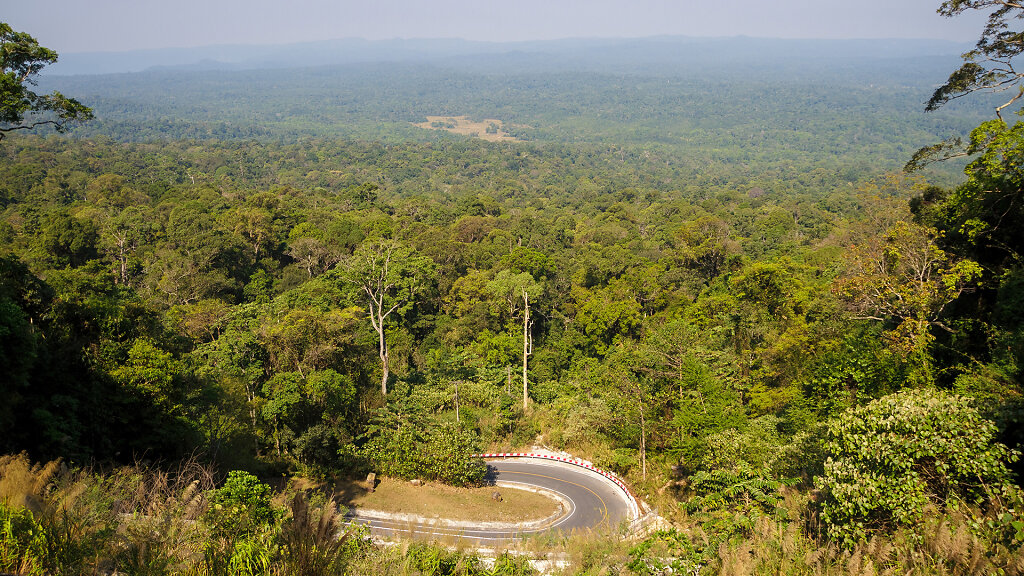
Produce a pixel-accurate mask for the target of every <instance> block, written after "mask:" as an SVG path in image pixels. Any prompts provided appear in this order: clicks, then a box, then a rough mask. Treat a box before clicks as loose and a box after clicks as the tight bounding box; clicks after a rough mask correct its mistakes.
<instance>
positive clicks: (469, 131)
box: [413, 116, 517, 142]
mask: <svg viewBox="0 0 1024 576" xmlns="http://www.w3.org/2000/svg"><path fill="white" fill-rule="evenodd" d="M492 125H493V126H495V127H497V132H494V133H491V134H488V133H487V128H488V127H490V126H492ZM413 126H417V127H419V128H424V129H426V130H444V131H446V132H451V133H452V134H461V135H463V136H471V137H473V138H480V139H481V140H487V141H489V142H503V141H510V140H517V138H515V137H514V136H509V134H508V132H507V131H506V129H505V127H504V123H503V122H502V121H501V120H495V119H493V118H487V119H485V120H483V121H481V122H473V121H472V120H470V119H469V116H427V121H426V122H420V123H419V124H413Z"/></svg>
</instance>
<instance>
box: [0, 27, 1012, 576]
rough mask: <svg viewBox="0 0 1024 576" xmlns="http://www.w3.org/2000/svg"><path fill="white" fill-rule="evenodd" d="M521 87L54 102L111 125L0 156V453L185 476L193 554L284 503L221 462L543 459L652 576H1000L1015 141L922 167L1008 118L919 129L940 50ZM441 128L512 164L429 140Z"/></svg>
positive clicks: (525, 81)
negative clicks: (454, 124)
mask: <svg viewBox="0 0 1024 576" xmlns="http://www.w3.org/2000/svg"><path fill="white" fill-rule="evenodd" d="M652 42H654V41H652ZM654 45H656V43H653V44H648V45H644V46H643V50H644V52H643V53H644V54H648V53H649V51H651V50H653V48H651V46H654ZM800 45H805V44H800ZM673 46H678V45H673ZM723 51H724V52H725V53H726V54H729V53H730V52H729V50H728V49H723ZM710 57H711V56H709V58H710ZM584 60H585V59H584ZM530 61H531V58H530V57H524V58H521V59H515V61H513V62H507V61H506V62H503V61H502V59H501V58H499V57H496V56H486V57H485V56H479V57H475V58H466V57H459V58H453V57H450V58H449V59H448V60H444V61H441V62H439V61H429V62H426V63H424V62H413V63H410V62H405V63H389V64H375V65H368V64H362V65H360V64H346V65H343V66H339V65H333V66H322V67H308V68H291V69H274V70H267V69H253V70H241V71H231V70H216V71H193V70H162V71H159V70H158V71H150V72H145V73H139V74H122V75H103V76H76V77H61V78H55V79H51V80H50V82H53V83H54V84H55V85H58V86H59V87H60V89H61V90H65V91H67V92H68V93H73V94H76V95H78V96H80V97H81V98H82V101H83V102H86V103H88V104H89V105H90V106H92V107H93V109H94V111H95V115H96V120H95V121H94V122H91V123H89V124H87V125H86V126H83V127H81V128H79V129H77V130H76V131H75V133H74V134H73V135H72V136H71V137H64V136H55V135H45V134H43V135H38V134H37V135H25V134H18V135H10V136H8V137H7V138H5V139H4V140H3V142H2V145H0V359H2V364H3V365H4V366H5V367H6V368H5V370H4V371H3V373H2V374H0V394H2V397H3V398H4V400H5V401H4V402H3V403H2V406H0V449H2V450H4V451H7V452H19V451H27V453H28V454H29V455H30V457H31V458H34V459H37V460H45V459H54V458H64V459H67V460H68V461H70V462H72V463H76V464H82V463H88V462H90V461H95V462H100V463H104V464H112V463H122V464H131V463H135V462H138V461H141V460H146V461H148V462H152V463H156V465H157V466H158V467H159V466H163V467H164V468H165V469H166V468H168V467H169V463H172V462H177V461H178V460H180V459H181V458H184V457H187V456H189V455H193V456H194V457H195V458H197V459H199V460H200V461H202V462H205V463H208V464H210V465H211V466H213V467H214V470H216V471H218V472H219V473H220V474H221V475H223V474H224V473H226V472H227V471H229V470H233V471H234V472H232V473H231V476H230V477H229V479H228V483H227V484H226V485H225V486H224V487H222V488H220V489H216V490H213V489H211V491H210V492H209V494H210V496H209V498H210V501H211V502H215V503H221V504H222V506H221V508H216V510H220V511H221V512H218V513H223V514H228V513H227V512H224V510H225V509H230V510H236V509H234V508H230V505H231V503H232V502H235V501H238V500H239V499H242V498H243V496H239V494H245V495H246V496H244V498H249V500H250V501H249V504H247V505H246V506H249V507H243V508H242V509H243V510H247V512H245V514H246V516H245V517H244V518H242V517H230V518H229V517H227V516H224V517H214V516H207V517H205V519H204V520H203V521H204V522H207V523H208V524H209V525H210V526H211V528H210V530H211V531H212V532H211V534H212V536H211V538H215V537H216V538H221V540H216V542H221V543H223V542H232V543H233V542H242V541H244V542H250V543H251V542H257V541H259V542H263V543H264V544H266V542H268V541H270V540H267V539H268V538H270V536H266V534H271V533H273V530H286V529H290V528H288V527H293V526H294V522H295V519H296V518H299V517H300V515H301V514H300V512H298V510H300V509H301V506H302V505H300V504H298V503H297V502H298V501H296V504H294V506H293V508H292V512H291V514H292V516H290V518H291V520H289V522H292V524H287V523H286V524H282V523H281V518H279V517H277V516H275V514H279V512H275V511H274V510H271V509H270V508H267V507H269V506H270V504H268V503H267V502H265V500H266V499H267V498H265V496H266V494H265V492H266V491H268V490H269V488H265V487H263V485H261V484H259V481H258V480H257V479H256V478H255V477H250V476H247V475H244V474H242V473H240V472H239V470H247V471H249V472H252V473H256V474H258V475H262V476H264V477H269V476H280V475H288V474H294V475H305V476H308V477H314V478H321V479H325V478H335V477H344V476H354V475H360V474H364V473H366V472H368V471H371V470H376V471H379V472H382V473H385V474H388V475H391V476H396V477H403V478H414V477H416V478H430V479H436V480H439V481H444V482H449V483H454V484H473V483H476V482H479V481H480V480H481V478H482V474H483V472H484V468H483V467H482V466H481V465H479V461H478V460H476V459H473V458H471V457H470V454H471V453H473V452H475V451H478V450H481V449H485V448H492V449H514V448H519V447H524V446H530V445H532V444H535V443H542V444H545V445H547V446H551V447H554V448H559V449H565V450H569V451H571V452H573V453H576V454H580V455H583V456H586V457H588V458H590V459H591V460H593V461H594V462H595V463H597V464H599V465H600V466H603V467H607V468H609V469H611V470H614V471H616V472H617V473H619V474H621V475H623V476H625V477H626V478H628V479H630V480H631V481H632V482H633V483H634V485H635V486H636V489H637V492H638V493H639V494H640V495H641V496H643V497H644V498H647V499H648V500H650V501H651V502H652V503H654V504H655V505H657V507H658V509H659V512H660V513H661V514H662V515H663V516H665V517H666V518H668V519H669V520H671V521H673V522H675V523H676V524H675V525H674V527H673V528H671V529H667V530H665V531H662V532H660V533H658V534H656V535H655V536H652V537H651V538H649V539H647V540H643V541H642V543H640V544H638V545H637V546H636V547H634V548H632V549H631V550H630V551H629V552H628V554H627V555H626V556H628V558H627V559H625V560H622V561H621V565H619V566H618V568H621V569H623V570H625V569H626V565H627V564H628V569H629V570H630V571H632V572H634V573H640V574H648V573H657V572H655V567H656V566H658V563H659V562H661V563H664V562H670V563H673V562H674V564H673V570H677V571H679V570H683V569H686V570H697V571H700V570H702V569H708V570H710V569H713V568H711V567H712V566H716V564H715V562H719V563H725V562H726V561H727V559H728V557H729V554H731V552H730V550H733V548H730V547H742V546H751V547H753V546H767V547H771V546H774V544H771V543H766V542H769V541H770V542H775V541H774V540H770V539H769V538H768V537H767V536H765V534H767V533H772V534H774V533H775V531H776V528H777V529H778V533H779V534H783V533H785V534H786V536H785V538H788V539H790V540H786V542H789V543H790V544H780V546H787V545H789V546H791V547H793V548H794V549H801V546H804V547H807V548H808V549H813V548H821V549H822V550H831V552H829V553H830V554H833V555H832V556H828V557H827V558H832V559H833V560H834V562H835V565H836V566H838V565H839V564H840V563H843V562H847V561H850V562H852V560H850V555H849V554H850V551H851V550H857V552H856V554H857V555H858V556H856V557H857V558H861V557H869V556H870V555H871V554H875V556H870V557H871V558H880V557H881V556H884V554H882V553H880V552H877V551H874V552H872V550H874V548H871V546H875V544H870V545H868V544H867V543H868V542H869V541H870V542H881V540H871V538H872V537H879V538H890V539H891V540H892V542H895V543H896V544H892V546H894V547H896V548H895V549H898V550H900V552H899V553H898V554H903V555H902V556H899V558H900V560H899V562H903V563H904V564H902V565H903V566H904V567H905V566H910V565H914V566H917V565H915V564H913V562H917V561H918V560H915V559H914V558H916V556H914V552H913V550H914V549H915V546H918V545H920V543H921V542H922V538H923V536H922V535H923V534H925V533H926V532H928V530H930V528H926V527H933V526H934V525H936V523H940V524H941V523H945V524H943V525H945V526H947V528H945V530H946V532H947V536H948V535H949V534H948V533H950V532H955V533H956V534H958V535H959V534H961V533H962V534H963V537H962V538H961V540H958V542H960V544H961V545H962V546H966V547H968V548H969V549H970V550H969V552H968V553H965V554H967V556H965V558H966V559H964V558H960V557H959V556H955V555H950V556H949V557H942V558H940V560H937V561H936V562H938V564H935V565H936V566H948V567H949V569H950V570H951V571H960V572H963V573H967V572H968V571H969V570H968V569H967V568H963V566H961V564H963V565H965V566H966V565H970V566H974V567H978V566H983V567H985V568H983V569H988V568H992V569H993V570H994V569H996V568H998V569H1001V570H1005V571H1006V573H1019V572H1020V566H1021V562H1022V560H1021V558H1022V556H1021V551H1020V545H1021V543H1022V542H1024V530H1021V528H1020V522H1021V520H1020V510H1021V507H1020V502H1021V498H1020V491H1019V488H1017V487H1016V485H1015V484H1014V481H1015V473H1016V472H1018V471H1019V464H1018V463H1017V456H1018V454H1019V452H1017V450H1019V448H1020V442H1021V440H1022V438H1021V428H1020V425H1019V423H1020V418H1021V414H1022V412H1021V406H1022V404H1021V370H1022V368H1024V365H1022V362H1024V360H1022V358H1024V309H1022V305H1021V303H1022V302H1024V292H1022V291H1024V272H1022V270H1024V269H1022V267H1021V261H1020V257H1021V254H1022V246H1021V242H1022V238H1024V231H1022V230H1024V228H1022V225H1024V219H1022V212H1021V198H1020V178H1019V176H1020V175H1019V174H1018V172H1019V169H1018V166H1019V153H1020V152H1019V150H1020V147H1019V142H1020V138H1021V134H1020V132H1021V130H1022V128H1021V127H1020V125H1013V126H1009V125H1007V124H1006V123H1005V122H1003V121H1001V120H996V121H993V122H986V123H982V124H981V127H980V128H977V129H976V130H975V132H974V133H973V134H972V139H971V144H970V148H969V150H968V152H969V153H970V154H971V155H972V156H971V158H969V160H968V161H969V163H968V164H967V165H966V166H967V168H966V171H965V172H964V173H961V174H960V175H955V173H956V172H957V171H958V170H959V169H960V168H963V166H964V164H963V163H961V164H959V165H958V166H953V165H950V164H946V165H945V166H944V167H939V168H938V169H933V170H932V171H930V172H919V173H910V174H907V173H903V172H896V170H897V169H899V168H900V167H901V166H902V165H903V164H904V163H905V162H907V161H908V160H909V159H910V158H911V156H912V155H913V154H914V151H915V150H918V149H920V148H922V147H924V146H927V145H929V144H933V143H935V142H938V141H941V140H942V139H944V138H947V137H950V136H952V135H956V134H964V133H967V132H969V131H970V130H971V129H972V128H973V127H975V126H977V125H978V124H979V123H980V122H982V121H983V120H985V119H987V118H989V117H991V112H990V111H991V110H992V107H991V101H990V100H988V97H987V96H980V97H979V98H978V99H977V100H975V101H973V102H963V103H957V104H956V105H955V106H954V107H951V108H947V109H944V110H940V111H938V112H935V113H931V114H928V115H925V114H924V113H923V111H922V109H923V107H924V103H925V102H926V101H927V100H928V96H929V95H930V94H932V93H933V91H934V87H935V84H936V83H937V80H936V78H939V79H941V77H942V76H944V75H945V74H946V73H948V71H949V69H950V68H952V67H954V66H955V64H956V62H955V61H949V60H947V59H945V58H931V57H928V56H922V55H912V56H907V57H906V58H905V59H882V58H879V57H878V56H877V55H873V56H870V57H864V58H862V59H851V60H847V61H843V62H841V64H839V65H836V64H835V63H834V62H821V61H818V60H815V59H813V58H807V59H797V60H796V61H794V62H790V63H776V64H775V65H772V66H768V65H764V66H762V65H759V64H758V65H755V64H757V62H756V61H745V60H742V59H735V58H734V59H732V60H729V59H726V63H725V64H724V65H723V66H722V67H717V68H714V69H713V70H708V69H707V67H706V66H705V67H701V66H695V65H693V64H692V62H690V61H689V60H688V61H687V62H684V63H683V64H680V63H678V62H676V63H675V64H671V65H670V64H660V65H658V66H655V65H654V64H651V63H648V64H647V65H645V66H642V67H638V68H637V69H636V70H633V71H623V70H621V69H615V66H618V65H621V63H613V64H615V65H610V66H609V67H606V68H604V69H594V68H593V67H587V66H578V67H577V69H576V70H575V71H573V72H566V71H564V70H552V69H544V68H542V67H541V68H538V69H535V70H531V69H530V65H529V63H530ZM524 62H525V63H524ZM700 62H703V63H704V64H705V65H706V64H707V62H708V61H707V60H703V59H701V60H700ZM560 65H563V66H564V65H566V64H564V62H563V63H562V64H560ZM937 69H940V72H938V73H936V72H935V71H936V70H937ZM448 114H450V115H468V116H471V117H474V118H500V119H501V120H502V122H504V123H505V128H506V129H508V130H509V131H510V133H511V134H512V135H514V136H516V137H517V138H518V141H507V142H493V143H492V142H485V141H482V140H480V139H475V138H472V137H461V136H455V135H451V134H448V133H444V132H440V131H432V130H423V129H420V128H416V127H414V126H412V123H418V122H422V121H423V120H424V119H425V118H426V116H428V115H448ZM1003 114H1004V117H1005V116H1006V113H1005V112H1004V113H1003ZM965 178H966V180H965ZM11 462H14V464H11ZM17 462H18V461H17V460H16V459H15V460H11V461H5V463H4V465H5V466H8V465H9V466H14V465H16V464H17ZM37 472H38V470H37ZM812 499H813V501H812ZM4 502H5V501H0V503H4ZM221 504H219V505H221ZM256 504H259V506H256ZM9 505H10V504H9V503H5V504H4V506H3V507H0V519H2V518H3V516H2V514H7V513H9V512H5V511H8V508H7V506H9ZM264 505H266V506H264ZM257 510H260V511H261V512H259V513H258V514H257V512H256V511H257ZM11 514H13V513H11ZM211 514H212V513H211ZM11 517H13V516H11ZM211 518H213V519H212V520H211ZM30 520H31V518H30ZM986 522H987V523H986ZM239 523H241V524H239ZM223 526H236V527H237V526H244V529H239V531H235V532H232V533H231V534H230V535H225V533H221V532H218V530H221V529H222V527H223ZM275 526H276V528H274V527H275ZM282 526H284V527H285V528H282ZM948 526H953V528H949V527H948ZM766 527H767V528H766ZM968 527H970V528H968ZM697 530H699V535H698V532H697ZM958 530H961V531H962V532H958ZM261 531H266V532H261ZM259 534H264V536H259V537H257V535H259ZM229 536H230V538H229ZM781 537H782V536H780V538H781ZM957 537H958V538H960V536H957ZM259 538H264V539H265V541H264V540H259ZM759 539H760V540H759ZM793 539H795V540H793ZM793 542H798V544H793ZM929 542H932V543H933V544H929V545H934V547H935V548H940V547H941V545H940V544H935V543H934V542H935V541H932V540H929ZM744 543H746V544H744ZM232 545H234V544H232ZM261 545H262V544H261ZM268 546H269V544H268ZM858 546H860V547H861V548H858ZM900 546H903V548H900ZM735 549H736V550H739V549H740V548H735ZM225 550H227V552H224V553H225V554H227V556H231V554H232V553H233V552H232V551H231V550H234V549H232V548H230V547H228V548H225ZM350 552H351V554H372V553H371V552H366V550H362V551H356V550H355V548H353V550H351V551H350ZM974 553H977V554H981V556H978V558H982V557H983V560H978V559H977V558H975V556H971V554H974ZM267 554H270V552H267ZM346 554H347V552H346ZM822 554H824V552H823V553H822ZM844 554H846V556H843V555H844ZM865 554H866V555H868V556H863V555H865ZM889 554H890V556H893V555H894V554H897V553H895V552H889ZM898 554H897V555H898ZM766 557H767V556H766ZM820 557H825V556H820ZM934 557H935V558H939V553H938V552H936V553H935V556H934ZM0 558H3V557H2V556H0ZM268 558H269V556H268ZM807 558H809V556H806V555H805V556H803V560H801V561H803V562H805V563H807V562H811V561H810V560H807ZM972 558H974V559H975V560H977V561H976V562H975V561H974V560H971V559H972ZM833 560H824V561H823V562H831V561H833ZM882 561H884V559H883V560H880V562H882ZM780 562H781V561H780ZM858 562H859V560H858ZM970 562H974V563H973V564H970ZM986 562H987V564H986ZM925 564H927V562H925ZM851 565H852V564H851ZM819 568H820V566H819ZM0 569H5V566H4V565H2V564H0ZM659 569H660V568H659ZM858 569H859V566H858ZM1014 570H1017V572H1014ZM958 573H959V572H958Z"/></svg>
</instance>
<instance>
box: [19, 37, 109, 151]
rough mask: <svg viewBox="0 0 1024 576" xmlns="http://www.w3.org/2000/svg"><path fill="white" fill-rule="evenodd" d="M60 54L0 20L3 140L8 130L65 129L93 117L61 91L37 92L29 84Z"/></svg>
mask: <svg viewBox="0 0 1024 576" xmlns="http://www.w3.org/2000/svg"><path fill="white" fill-rule="evenodd" d="M56 61H57V53H56V52H54V51H53V50H50V49H49V48H44V47H42V46H40V45H39V42H38V41H36V39H35V38H33V37H32V36H30V35H29V34H26V33H25V32H15V31H14V30H13V29H12V28H11V26H10V25H9V24H7V23H6V22H0V140H2V139H3V137H4V136H5V134H6V133H7V132H11V131H15V130H31V129H33V128H35V127H37V126H43V125H48V126H52V127H53V128H54V129H56V130H57V131H60V132H63V131H66V130H67V129H68V128H69V124H72V123H75V122H82V121H85V120H89V119H91V118H92V117H93V115H92V110H90V109H89V108H88V107H86V106H84V105H83V104H81V103H80V102H78V101H77V100H75V99H74V98H68V97H66V96H64V95H63V94H61V93H60V92H53V93H51V94H37V93H35V92H34V91H33V90H32V89H31V88H30V87H31V86H34V85H35V84H36V78H35V77H36V76H37V75H38V74H39V72H40V71H41V70H42V69H43V68H44V67H45V66H46V65H47V64H53V63H54V62H56Z"/></svg>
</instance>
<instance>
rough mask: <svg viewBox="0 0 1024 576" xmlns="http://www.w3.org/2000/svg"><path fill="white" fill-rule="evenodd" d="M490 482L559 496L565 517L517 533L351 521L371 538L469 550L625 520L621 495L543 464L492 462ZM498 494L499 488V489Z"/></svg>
mask: <svg viewBox="0 0 1024 576" xmlns="http://www.w3.org/2000/svg"><path fill="white" fill-rule="evenodd" d="M487 464H488V466H489V467H490V468H491V476H490V478H491V479H492V480H494V481H497V482H514V483H516V484H526V485H530V486H536V487H540V488H545V489H547V490H551V491H553V492H558V493H559V494H560V495H561V496H562V498H563V499H565V500H566V501H568V503H569V509H568V510H567V512H566V514H565V515H563V516H562V517H560V518H558V519H557V520H555V521H554V522H553V523H552V524H550V525H548V526H543V527H539V528H538V527H534V528H528V529H523V530H520V529H516V528H513V527H511V526H507V527H505V526H503V527H499V528H495V527H484V526H480V527H450V526H440V525H436V524H416V523H411V522H408V521H404V520H385V519H377V518H362V517H359V516H358V512H357V515H356V517H355V518H354V521H355V522H358V523H360V524H364V525H366V526H369V528H370V533H371V534H372V535H374V536H383V537H393V536H406V537H424V538H433V539H442V540H446V539H451V540H464V541H467V542H468V543H470V544H473V545H484V546H486V545H495V544H501V543H505V542H508V541H510V540H515V539H518V538H522V537H526V536H531V535H536V534H541V533H548V532H561V533H568V532H572V531H573V530H589V529H597V528H602V527H615V526H618V525H619V523H621V522H622V521H623V520H629V506H628V504H627V501H626V499H625V498H626V496H625V494H624V493H623V492H622V490H620V489H619V488H618V487H616V486H615V485H614V484H612V483H611V482H610V481H608V480H607V479H604V478H602V477H601V476H599V475H598V474H596V473H594V472H590V471H587V470H584V469H583V468H580V467H578V466H573V465H571V464H561V463H556V462H550V461H546V460H533V459H529V458H514V459H507V460H491V461H488V462H487ZM499 490H500V488H499Z"/></svg>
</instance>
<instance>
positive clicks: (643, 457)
mask: <svg viewBox="0 0 1024 576" xmlns="http://www.w3.org/2000/svg"><path fill="white" fill-rule="evenodd" d="M638 397H639V400H640V470H641V471H642V473H643V478H644V481H645V482H646V481H647V421H646V419H644V399H643V394H642V393H641V394H638Z"/></svg>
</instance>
